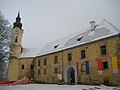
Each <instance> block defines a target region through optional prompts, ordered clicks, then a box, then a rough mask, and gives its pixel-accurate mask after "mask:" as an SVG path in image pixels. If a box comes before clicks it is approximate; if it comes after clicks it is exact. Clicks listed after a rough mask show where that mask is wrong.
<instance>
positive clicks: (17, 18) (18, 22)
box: [13, 11, 22, 29]
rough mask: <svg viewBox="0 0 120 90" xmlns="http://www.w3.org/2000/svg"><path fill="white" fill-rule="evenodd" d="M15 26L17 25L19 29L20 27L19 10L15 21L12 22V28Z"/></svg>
mask: <svg viewBox="0 0 120 90" xmlns="http://www.w3.org/2000/svg"><path fill="white" fill-rule="evenodd" d="M15 27H19V28H20V29H22V23H21V18H20V11H18V16H17V17H16V22H14V23H13V28H15Z"/></svg>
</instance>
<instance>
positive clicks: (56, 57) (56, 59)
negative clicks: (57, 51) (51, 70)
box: [54, 55, 58, 64]
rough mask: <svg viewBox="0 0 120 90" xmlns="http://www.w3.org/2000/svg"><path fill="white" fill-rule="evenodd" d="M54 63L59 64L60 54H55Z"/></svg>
mask: <svg viewBox="0 0 120 90" xmlns="http://www.w3.org/2000/svg"><path fill="white" fill-rule="evenodd" d="M54 64H58V56H57V55H55V56H54Z"/></svg>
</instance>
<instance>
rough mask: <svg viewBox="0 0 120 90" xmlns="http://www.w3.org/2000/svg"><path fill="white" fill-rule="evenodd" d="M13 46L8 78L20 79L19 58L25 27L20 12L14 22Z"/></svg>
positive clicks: (11, 47)
mask: <svg viewBox="0 0 120 90" xmlns="http://www.w3.org/2000/svg"><path fill="white" fill-rule="evenodd" d="M11 32H12V38H11V46H10V61H9V69H8V80H10V81H11V80H18V79H19V76H18V73H19V60H18V56H19V55H20V54H21V52H22V36H23V29H22V23H21V18H20V12H18V15H17V17H16V21H15V22H14V23H13V29H12V30H11Z"/></svg>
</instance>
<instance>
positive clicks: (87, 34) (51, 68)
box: [8, 13, 120, 85]
mask: <svg viewBox="0 0 120 90" xmlns="http://www.w3.org/2000/svg"><path fill="white" fill-rule="evenodd" d="M90 25H91V27H90V28H88V29H86V30H85V31H84V32H83V33H81V32H77V33H74V34H72V35H70V36H67V37H64V38H61V39H59V40H56V41H53V42H49V43H48V44H46V45H45V46H44V47H43V48H42V49H41V50H39V51H38V49H28V48H22V35H23V29H22V23H21V18H20V14H19V13H18V16H17V17H16V22H15V23H14V24H13V29H12V34H13V35H12V36H13V37H12V44H11V53H10V61H9V70H8V79H9V80H10V81H13V80H20V79H23V78H25V77H26V78H28V79H33V80H34V82H38V83H59V84H63V83H64V84H106V85H120V82H119V81H120V30H119V29H117V28H116V27H115V26H114V25H113V24H111V23H109V22H108V21H106V20H102V22H100V23H99V24H97V25H96V24H95V21H92V22H90Z"/></svg>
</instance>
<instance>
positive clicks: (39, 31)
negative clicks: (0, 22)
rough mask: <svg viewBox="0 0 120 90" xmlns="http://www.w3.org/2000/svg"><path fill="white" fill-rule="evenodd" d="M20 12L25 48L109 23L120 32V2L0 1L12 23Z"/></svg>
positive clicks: (4, 13) (34, 46)
mask: <svg viewBox="0 0 120 90" xmlns="http://www.w3.org/2000/svg"><path fill="white" fill-rule="evenodd" d="M19 10H20V14H21V19H22V24H23V29H24V35H23V47H26V48H42V47H43V46H44V45H45V44H46V43H48V42H50V41H53V40H56V39H59V38H62V37H65V36H68V35H70V34H72V33H75V32H78V31H81V30H83V29H85V28H88V27H90V24H89V22H90V21H92V20H94V21H96V24H97V23H100V22H101V21H102V20H103V19H106V20H108V21H109V22H111V23H112V24H113V25H115V26H116V27H117V28H119V29H120V0H0V11H2V14H3V15H4V16H5V18H6V19H8V20H9V22H10V24H13V22H14V21H15V18H16V16H17V13H18V11H19Z"/></svg>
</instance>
